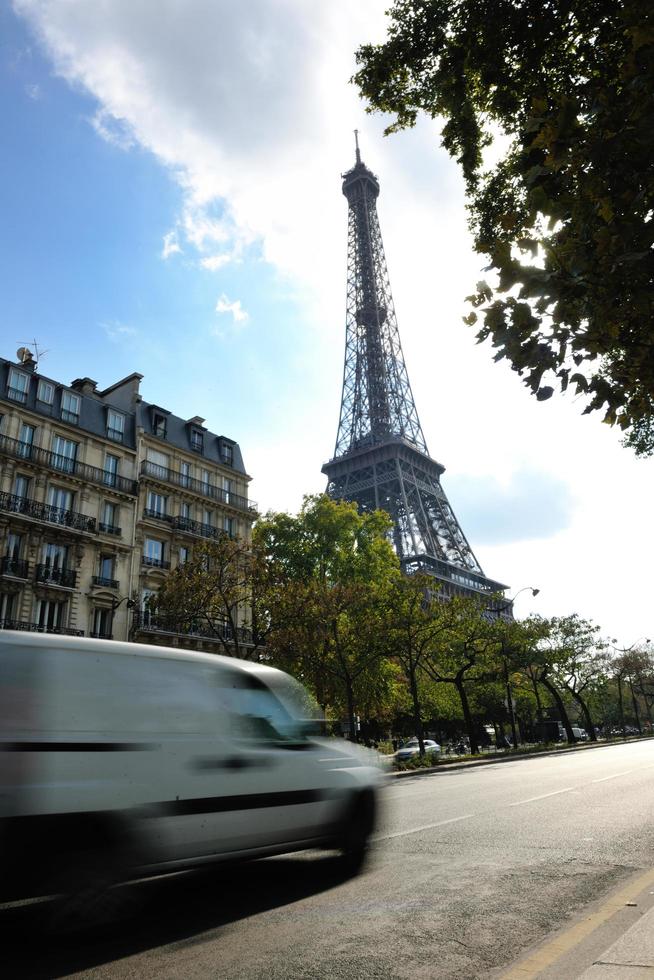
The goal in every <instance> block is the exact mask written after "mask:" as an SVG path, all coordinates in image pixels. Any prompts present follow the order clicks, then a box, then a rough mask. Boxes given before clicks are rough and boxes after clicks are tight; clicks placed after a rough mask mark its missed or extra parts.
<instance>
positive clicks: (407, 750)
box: [393, 738, 441, 762]
mask: <svg viewBox="0 0 654 980" xmlns="http://www.w3.org/2000/svg"><path fill="white" fill-rule="evenodd" d="M422 741H423V745H424V746H425V753H426V755H439V754H440V751H441V747H440V745H439V744H438V742H434V741H433V739H431V738H424V739H423V740H422ZM419 754H420V743H419V741H418V739H417V738H411V739H409V741H408V742H407V743H406V745H403V746H402V748H401V749H398V750H397V752H396V753H395V754H394V756H393V758H394V759H396V760H397V761H398V762H408V761H409V759H413V758H415V756H417V755H419Z"/></svg>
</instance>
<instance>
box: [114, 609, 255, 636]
mask: <svg viewBox="0 0 654 980" xmlns="http://www.w3.org/2000/svg"><path fill="white" fill-rule="evenodd" d="M132 627H133V629H134V630H140V631H142V632H144V633H169V634H172V635H175V636H197V637H198V638H200V639H206V640H226V641H227V642H229V641H231V640H233V639H234V630H233V629H232V627H231V626H230V624H229V623H218V624H216V625H212V624H209V623H200V622H193V621H188V622H180V621H179V620H175V619H172V618H171V617H169V616H157V615H156V613H150V612H148V611H147V610H137V611H136V612H135V613H134V617H133V620H132ZM236 635H237V637H238V640H239V642H240V643H252V642H253V641H252V630H250V629H246V628H245V627H244V626H238V627H237V628H236Z"/></svg>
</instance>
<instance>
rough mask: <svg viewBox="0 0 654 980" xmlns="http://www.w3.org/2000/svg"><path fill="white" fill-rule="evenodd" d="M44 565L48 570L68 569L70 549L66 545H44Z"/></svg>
mask: <svg viewBox="0 0 654 980" xmlns="http://www.w3.org/2000/svg"><path fill="white" fill-rule="evenodd" d="M42 555H43V564H44V565H45V566H46V568H50V569H52V570H53V571H59V570H61V569H64V568H65V567H66V564H67V562H68V547H67V545H65V544H53V543H52V542H50V543H48V544H44V545H43V552H42Z"/></svg>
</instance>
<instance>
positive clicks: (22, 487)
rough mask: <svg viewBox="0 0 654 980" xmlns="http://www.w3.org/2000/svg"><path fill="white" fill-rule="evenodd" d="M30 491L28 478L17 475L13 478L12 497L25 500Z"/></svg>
mask: <svg viewBox="0 0 654 980" xmlns="http://www.w3.org/2000/svg"><path fill="white" fill-rule="evenodd" d="M29 489H30V478H29V477H28V476H21V475H18V476H16V477H15V478H14V495H15V496H16V497H20V498H21V499H23V498H25V497H27V496H28V494H29Z"/></svg>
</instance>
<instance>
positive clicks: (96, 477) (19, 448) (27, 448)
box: [0, 436, 138, 496]
mask: <svg viewBox="0 0 654 980" xmlns="http://www.w3.org/2000/svg"><path fill="white" fill-rule="evenodd" d="M0 452H2V453H4V454H5V455H7V456H13V458H14V459H23V460H29V461H30V462H32V463H36V464H38V465H39V466H46V467H48V469H51V470H57V472H58V473H68V474H69V475H70V476H76V477H77V478H78V479H80V480H86V481H88V482H89V483H98V484H100V486H103V487H110V488H111V489H112V490H120V491H121V492H122V493H129V494H132V495H133V496H136V494H137V493H138V484H137V482H136V480H128V479H127V477H124V476H118V475H117V474H116V473H112V472H111V471H110V470H101V469H100V468H99V467H97V466H87V464H86V463H80V462H78V461H77V460H76V459H70V458H69V457H68V456H60V455H59V453H52V452H50V451H49V450H47V449H40V448H39V447H38V446H33V445H32V444H31V443H29V442H20V440H18V439H10V438H9V437H8V436H0Z"/></svg>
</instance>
